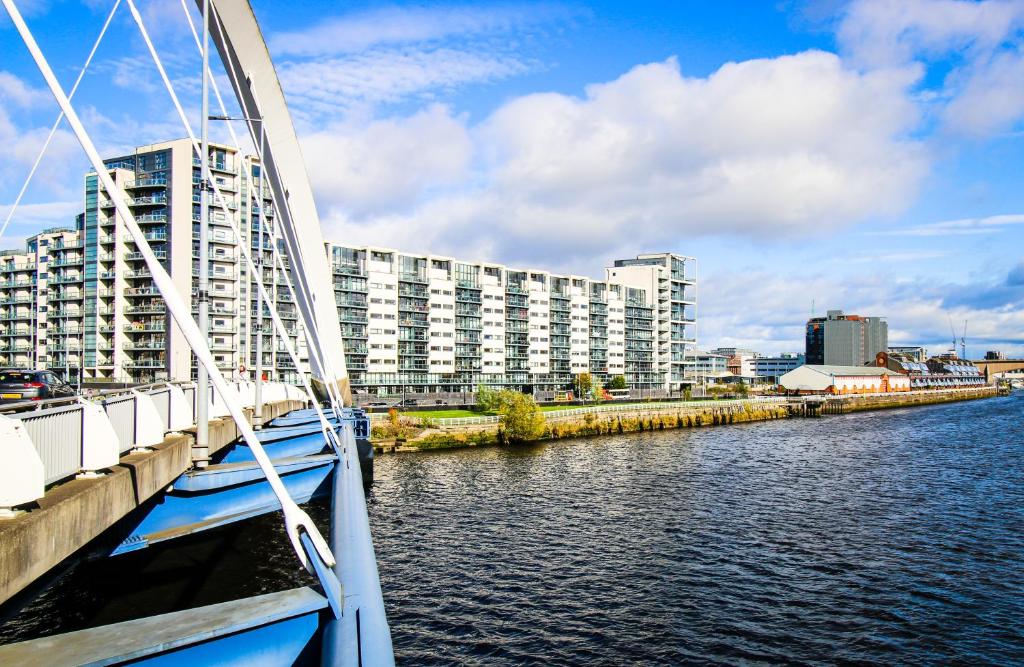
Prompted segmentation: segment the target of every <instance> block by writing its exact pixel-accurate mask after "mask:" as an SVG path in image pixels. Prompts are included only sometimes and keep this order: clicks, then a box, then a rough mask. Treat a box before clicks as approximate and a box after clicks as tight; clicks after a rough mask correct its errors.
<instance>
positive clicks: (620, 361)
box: [328, 243, 669, 393]
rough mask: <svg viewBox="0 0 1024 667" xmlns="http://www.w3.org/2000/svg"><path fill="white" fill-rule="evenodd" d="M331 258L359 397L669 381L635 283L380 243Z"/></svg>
mask: <svg viewBox="0 0 1024 667" xmlns="http://www.w3.org/2000/svg"><path fill="white" fill-rule="evenodd" d="M328 254H329V256H330V258H331V263H332V266H333V272H334V290H335V302H336V303H337V305H338V318H339V321H340V323H341V327H342V337H343V339H344V342H345V355H346V362H347V365H348V369H349V371H350V373H351V375H352V385H353V387H354V388H355V390H356V391H366V392H380V393H393V392H402V391H410V392H437V391H473V389H474V388H475V387H476V386H477V385H479V384H488V385H493V386H508V387H514V388H519V389H525V390H537V391H550V390H557V389H563V388H565V387H567V386H569V385H571V383H572V379H573V376H575V375H578V374H580V373H592V374H594V375H596V376H597V377H599V378H601V379H603V380H607V379H608V378H610V377H612V376H616V375H623V376H625V378H626V382H627V384H628V385H629V386H631V387H635V388H647V389H656V388H657V389H663V388H666V387H667V386H668V381H667V379H666V377H665V373H664V372H662V371H660V370H659V368H658V367H657V361H656V356H655V355H656V350H657V348H658V339H657V338H656V332H655V320H656V305H655V301H654V299H653V298H652V296H651V294H652V293H651V292H648V291H647V290H646V289H644V288H642V287H634V286H630V285H626V284H622V283H619V282H614V281H608V280H593V279H591V278H586V277H583V276H575V275H557V274H552V273H549V272H547V271H543V270H536V269H516V268H510V267H507V266H504V265H500V264H493V263H488V262H473V261H460V260H457V259H455V258H452V257H446V256H434V255H413V254H409V253H402V252H399V251H397V250H393V249H387V248H376V247H355V246H348V245H342V244H336V243H328ZM665 347H666V348H668V347H669V345H668V344H667V343H666V345H665Z"/></svg>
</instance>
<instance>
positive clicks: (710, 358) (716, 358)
mask: <svg viewBox="0 0 1024 667" xmlns="http://www.w3.org/2000/svg"><path fill="white" fill-rule="evenodd" d="M693 361H694V366H693V374H694V376H695V377H696V378H697V381H698V382H702V381H704V380H705V379H708V380H713V379H717V378H720V377H722V376H723V375H728V374H729V357H727V356H725V355H724V354H715V353H714V352H700V351H698V352H694V353H693Z"/></svg>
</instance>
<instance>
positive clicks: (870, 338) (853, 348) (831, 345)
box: [805, 310, 889, 366]
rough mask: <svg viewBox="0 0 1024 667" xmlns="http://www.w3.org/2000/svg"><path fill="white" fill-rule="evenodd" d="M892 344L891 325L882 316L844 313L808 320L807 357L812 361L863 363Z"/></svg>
mask: <svg viewBox="0 0 1024 667" xmlns="http://www.w3.org/2000/svg"><path fill="white" fill-rule="evenodd" d="M888 348H889V325H888V324H887V323H886V321H885V319H884V318H881V317H862V316H860V315H844V314H843V311H841V310H830V311H828V315H827V316H826V317H812V318H811V319H809V320H807V338H806V350H805V353H806V358H807V363H808V364H810V365H829V366H863V365H864V364H868V363H874V359H875V355H876V354H878V353H879V352H885V351H886V350H888Z"/></svg>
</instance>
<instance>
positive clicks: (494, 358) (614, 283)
mask: <svg viewBox="0 0 1024 667" xmlns="http://www.w3.org/2000/svg"><path fill="white" fill-rule="evenodd" d="M105 164H106V166H107V168H108V169H110V173H111V175H112V176H113V177H114V180H115V183H116V184H117V185H118V186H119V187H120V188H121V189H122V190H121V192H122V194H123V195H124V196H125V197H126V198H127V199H128V203H129V205H130V207H131V209H132V212H133V214H134V216H135V218H136V221H137V222H138V223H139V225H140V227H141V228H142V230H143V232H144V233H145V235H146V238H147V240H148V241H149V242H150V244H151V245H152V247H153V250H154V251H155V253H156V254H157V257H158V258H159V259H160V260H161V261H162V262H163V264H164V266H165V268H167V270H168V271H169V272H170V274H171V277H172V278H173V280H174V283H175V285H176V286H177V288H178V290H179V292H180V293H181V295H182V297H183V298H185V299H186V301H187V302H190V303H191V305H192V309H193V314H196V313H197V312H198V301H197V298H196V297H197V284H198V276H199V268H198V257H199V238H200V228H199V215H200V207H199V198H200V189H199V185H198V184H199V180H200V178H199V166H198V159H196V158H195V157H194V155H193V150H192V146H191V144H190V142H189V141H188V140H186V139H181V140H175V141H168V142H163V143H159V144H152V145H148V146H141V147H139V148H137V149H136V150H135V151H133V152H132V153H131V154H129V155H124V156H118V157H115V158H111V159H108V160H106V161H105ZM210 164H211V170H212V171H213V174H214V176H215V178H216V181H217V186H218V188H219V189H220V191H221V193H222V195H223V196H224V198H225V204H224V205H221V204H220V203H219V202H218V201H216V200H215V199H214V198H213V197H212V193H211V205H210V217H209V223H210V226H209V228H208V236H207V238H208V240H207V243H208V252H209V258H210V266H209V274H208V276H209V299H210V337H209V340H210V346H211V349H212V351H213V354H214V356H215V359H216V361H217V363H218V365H219V366H220V368H221V369H222V371H224V372H226V373H230V374H238V373H242V374H244V375H246V376H249V377H251V376H252V372H253V370H254V369H255V367H256V360H257V356H256V355H257V351H256V339H257V331H258V327H259V321H260V319H262V321H263V324H262V326H263V349H262V363H263V367H264V372H265V373H266V375H267V376H268V377H269V378H272V379H278V380H284V381H294V380H295V379H296V373H297V372H301V371H303V370H305V369H306V366H307V364H306V352H305V341H304V336H303V331H302V327H301V324H300V323H299V318H298V313H297V310H296V307H295V303H294V299H293V298H292V296H291V294H290V293H289V288H288V286H287V283H286V281H285V278H284V276H283V274H282V273H281V272H280V271H278V270H275V268H274V265H275V263H274V258H275V256H277V257H279V258H280V261H281V262H282V263H283V264H284V266H285V267H286V270H287V256H286V254H285V252H284V250H283V247H282V245H283V244H282V243H281V240H280V237H279V235H277V234H276V233H275V231H274V210H273V204H272V202H271V200H270V193H269V188H265V192H264V196H263V199H262V201H260V197H259V192H260V188H259V184H260V178H261V174H260V169H259V163H258V161H257V160H256V159H254V158H252V157H249V156H243V155H241V154H239V152H238V151H237V150H236V149H234V148H231V147H228V146H222V145H211V147H210ZM84 193H85V196H84V200H83V213H82V214H80V215H79V216H78V220H77V224H76V228H75V229H73V230H72V229H51V230H47V231H45V232H43V233H41V234H38V235H36V236H34V237H32V238H30V239H29V240H28V242H27V244H26V249H25V251H24V252H22V251H0V365H3V366H14V367H49V368H51V369H55V370H60V371H61V372H62V373H63V374H64V375H65V376H66V377H68V379H69V380H72V381H73V380H75V379H77V378H81V379H82V380H83V381H84V382H87V383H92V384H98V383H103V382H130V383H140V382H151V381H159V380H164V379H170V380H187V379H190V378H193V377H194V376H195V360H194V357H193V355H192V354H191V352H190V350H189V349H188V346H187V345H186V344H185V341H184V338H183V336H182V335H181V332H180V330H179V329H178V327H177V326H176V325H174V323H173V322H172V321H171V320H170V318H169V315H168V312H167V310H166V307H165V305H164V303H163V300H162V299H161V298H160V296H159V294H158V293H157V291H156V289H155V287H154V286H153V283H152V279H151V276H150V274H149V271H148V270H147V268H146V265H145V263H144V261H143V260H142V257H141V255H140V254H139V252H138V249H137V248H136V246H135V244H134V243H133V242H132V241H131V240H130V238H129V235H128V233H127V228H126V227H125V224H124V221H123V220H122V219H121V218H120V216H119V215H118V214H117V212H116V210H115V208H114V206H113V203H112V202H111V201H110V200H109V198H108V197H107V196H106V195H105V193H102V192H100V188H99V186H98V183H97V178H96V175H95V174H94V173H90V174H87V175H86V176H85V179H84ZM261 214H262V220H261ZM232 220H233V221H235V222H236V224H238V225H239V227H240V230H241V233H242V235H243V237H244V241H243V243H245V244H246V245H247V246H248V248H249V249H250V251H251V252H252V253H253V256H254V257H256V258H258V257H260V256H262V258H263V259H262V261H263V280H264V285H265V286H266V288H267V290H268V291H269V292H270V293H271V298H272V300H273V301H274V303H275V304H276V309H277V310H278V312H279V314H280V316H281V319H282V321H283V323H284V326H285V328H286V329H287V336H288V338H289V339H290V342H291V343H292V344H293V345H294V346H296V347H297V348H298V350H299V367H298V368H296V366H295V364H294V363H293V361H292V359H291V358H290V356H289V355H288V354H286V352H285V349H286V348H285V345H284V342H283V341H282V340H281V339H280V337H279V336H278V334H277V332H275V331H273V328H272V327H271V324H270V318H269V312H268V311H266V309H265V308H260V306H259V302H258V293H257V289H256V286H255V282H254V281H253V274H252V272H251V271H249V269H248V268H247V264H246V263H245V261H244V260H243V258H242V253H241V246H240V244H239V241H238V239H237V238H236V236H235V233H234V231H233V230H232V229H231V225H230V221H232ZM261 224H262V226H263V232H264V233H263V236H262V239H260V236H259V234H258V230H259V229H260V225H261ZM261 240H262V242H261ZM326 251H327V253H328V256H329V258H330V261H331V264H332V266H333V281H334V284H333V288H334V293H335V302H336V304H337V308H338V319H339V322H340V325H341V329H342V337H343V340H344V345H345V355H346V362H347V367H348V370H349V372H350V374H351V376H352V378H351V379H352V385H353V388H354V390H355V391H356V392H359V393H397V392H402V391H408V392H423V393H426V392H441V391H460V392H468V391H473V390H474V389H475V388H476V387H477V386H478V385H480V384H487V385H491V386H504V387H512V388H518V389H522V390H526V391H530V390H536V391H554V390H560V389H566V388H569V387H571V385H572V382H573V379H574V377H575V376H577V375H579V374H581V373H591V374H594V375H595V376H597V377H598V378H599V379H600V380H601V381H604V382H607V381H608V380H609V379H611V378H612V377H614V376H618V375H621V376H624V377H625V379H626V382H627V384H628V386H630V387H633V388H637V389H646V390H670V391H678V390H679V389H681V386H682V385H683V384H687V383H690V382H692V381H693V373H692V364H693V360H692V359H691V358H689V357H688V352H689V350H691V349H692V346H693V344H694V343H695V339H696V276H695V268H696V263H695V260H693V258H689V257H683V256H679V255H671V254H657V255H641V256H640V257H638V258H636V259H631V260H619V261H616V262H614V266H612V267H609V268H608V269H606V270H605V277H604V279H603V280H594V279H592V278H587V277H584V276H576V275H559V274H554V273H550V272H548V271H544V270H539V269H525V268H523V269H517V268H510V267H506V266H503V265H501V264H496V263H491V262H478V261H462V260H458V259H455V258H452V257H446V256H436V255H429V254H414V253H406V252H400V251H397V250H393V249H387V248H377V247H355V246H350V245H343V244H336V243H327V245H326ZM256 261H257V262H258V261H259V260H258V259H257V260H256ZM315 287H316V286H314V288H315ZM261 312H262V318H261Z"/></svg>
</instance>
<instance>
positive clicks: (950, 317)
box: [946, 313, 956, 357]
mask: <svg viewBox="0 0 1024 667" xmlns="http://www.w3.org/2000/svg"><path fill="white" fill-rule="evenodd" d="M946 317H948V318H949V331H950V333H952V334H953V347H952V349H950V351H949V352H950V354H951V355H952V356H954V357H955V356H956V327H954V326H953V316H952V315H950V314H949V313H946Z"/></svg>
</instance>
